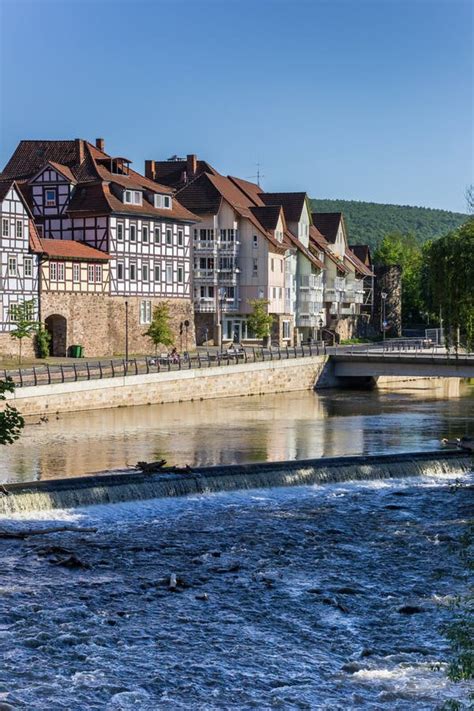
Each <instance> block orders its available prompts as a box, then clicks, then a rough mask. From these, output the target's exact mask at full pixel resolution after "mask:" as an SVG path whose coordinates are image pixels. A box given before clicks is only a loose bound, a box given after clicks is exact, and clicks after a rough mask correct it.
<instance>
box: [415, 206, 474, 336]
mask: <svg viewBox="0 0 474 711" xmlns="http://www.w3.org/2000/svg"><path fill="white" fill-rule="evenodd" d="M423 257H424V258H423V270H422V278H423V283H424V285H425V290H424V298H425V300H426V303H427V307H428V308H429V309H430V311H431V312H432V313H434V314H438V313H440V312H441V315H442V319H443V325H444V330H445V334H446V336H447V338H448V339H449V340H450V344H451V345H454V346H455V347H457V345H458V342H457V334H458V332H459V333H460V334H461V336H464V337H465V338H466V342H467V346H468V348H470V349H472V348H473V346H474V219H472V218H471V219H469V220H468V221H467V222H466V223H465V224H464V225H463V226H462V227H460V228H459V229H457V230H455V231H454V232H450V233H449V234H447V235H446V236H445V237H442V238H441V239H438V240H436V241H434V242H431V243H430V244H428V245H427V246H426V247H425V249H424V254H423Z"/></svg>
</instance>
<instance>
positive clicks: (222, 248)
mask: <svg viewBox="0 0 474 711" xmlns="http://www.w3.org/2000/svg"><path fill="white" fill-rule="evenodd" d="M239 246H240V242H219V246H218V250H217V251H218V252H219V254H222V255H223V256H224V255H225V256H226V257H232V256H235V255H236V254H237V252H238V251H239Z"/></svg>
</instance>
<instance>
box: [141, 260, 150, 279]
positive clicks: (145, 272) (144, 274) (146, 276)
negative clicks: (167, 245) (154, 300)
mask: <svg viewBox="0 0 474 711" xmlns="http://www.w3.org/2000/svg"><path fill="white" fill-rule="evenodd" d="M149 279H150V274H149V271H148V264H142V281H149Z"/></svg>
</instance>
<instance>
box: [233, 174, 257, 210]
mask: <svg viewBox="0 0 474 711" xmlns="http://www.w3.org/2000/svg"><path fill="white" fill-rule="evenodd" d="M227 177H228V178H229V180H232V182H233V183H235V185H236V186H237V187H238V188H239V190H242V192H243V193H245V194H246V195H247V197H248V198H250V200H252V202H253V203H254V204H255V205H265V203H264V202H263V200H262V198H261V197H260V195H261V193H262V192H263V191H262V188H261V187H260V185H257V184H256V183H250V182H249V181H248V180H242V178H236V177H234V176H233V175H228V176H227Z"/></svg>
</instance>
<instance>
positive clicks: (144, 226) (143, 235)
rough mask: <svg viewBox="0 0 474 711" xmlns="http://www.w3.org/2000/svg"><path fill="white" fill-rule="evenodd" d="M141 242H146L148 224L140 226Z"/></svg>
mask: <svg viewBox="0 0 474 711" xmlns="http://www.w3.org/2000/svg"><path fill="white" fill-rule="evenodd" d="M142 242H145V243H146V242H148V225H143V227H142Z"/></svg>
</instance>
